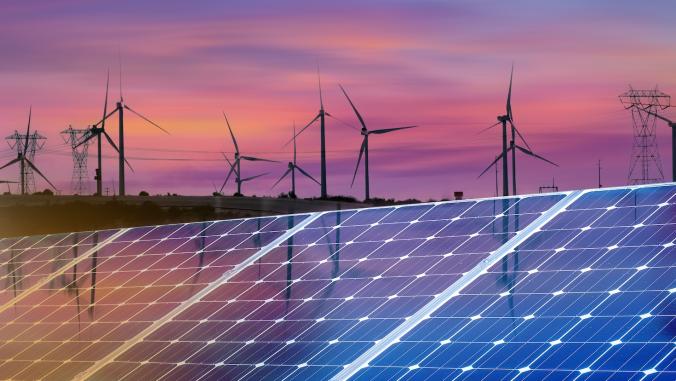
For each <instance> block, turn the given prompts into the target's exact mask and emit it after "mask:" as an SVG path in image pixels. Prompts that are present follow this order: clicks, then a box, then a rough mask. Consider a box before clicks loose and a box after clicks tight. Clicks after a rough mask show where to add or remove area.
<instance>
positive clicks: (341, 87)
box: [338, 84, 366, 129]
mask: <svg viewBox="0 0 676 381" xmlns="http://www.w3.org/2000/svg"><path fill="white" fill-rule="evenodd" d="M338 86H339V87H340V89H341V90H342V91H343V94H345V98H347V101H348V102H350V106H352V110H354V113H355V114H357V119H359V123H361V126H362V127H363V128H364V129H366V123H364V118H362V117H361V114H359V111H357V108H356V107H355V106H354V103H352V99H350V96H349V95H347V92H346V91H345V89H344V88H343V86H342V85H340V84H339V85H338Z"/></svg>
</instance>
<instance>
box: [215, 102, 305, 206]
mask: <svg viewBox="0 0 676 381" xmlns="http://www.w3.org/2000/svg"><path fill="white" fill-rule="evenodd" d="M223 118H225V124H227V126H228V131H229V132H230V137H231V138H232V145H233V147H234V148H235V160H234V161H232V162H231V161H230V159H228V156H226V155H225V153H223V157H224V158H225V161H227V162H228V165H229V166H230V170H229V171H228V175H227V176H226V177H225V181H223V185H221V189H220V190H219V192H218V193H223V188H225V186H226V185H227V184H228V180H229V179H230V176H231V175H232V174H233V173H234V174H235V183H237V193H235V195H236V196H241V195H242V183H244V182H247V181H251V180H254V179H257V178H259V177H261V176H265V175H267V173H261V174H260V175H255V176H250V177H246V178H242V176H241V174H242V160H246V161H267V162H270V163H276V162H277V161H275V160H268V159H261V158H260V157H253V156H245V155H240V153H239V145H237V139H235V134H234V133H233V132H232V128H231V127H230V121H229V120H228V117H227V116H226V115H225V111H224V112H223ZM294 138H295V136H294Z"/></svg>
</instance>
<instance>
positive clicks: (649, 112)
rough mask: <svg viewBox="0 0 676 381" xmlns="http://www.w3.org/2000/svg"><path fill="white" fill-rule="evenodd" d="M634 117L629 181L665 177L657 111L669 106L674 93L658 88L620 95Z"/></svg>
mask: <svg viewBox="0 0 676 381" xmlns="http://www.w3.org/2000/svg"><path fill="white" fill-rule="evenodd" d="M619 98H620V102H622V105H624V108H625V109H626V110H630V112H631V117H632V121H633V131H634V142H633V145H632V153H631V162H630V166H629V176H628V180H629V183H630V184H649V183H655V182H661V181H664V172H663V171H662V161H661V159H660V153H659V150H658V147H657V132H656V116H655V115H656V113H657V111H658V110H664V109H666V108H668V107H669V106H670V103H671V97H670V96H669V95H667V94H665V93H663V92H661V91H659V90H657V88H655V89H652V90H635V89H633V88H631V86H630V87H629V91H626V92H625V93H623V94H621V95H620V96H619Z"/></svg>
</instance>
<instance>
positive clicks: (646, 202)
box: [344, 184, 676, 380]
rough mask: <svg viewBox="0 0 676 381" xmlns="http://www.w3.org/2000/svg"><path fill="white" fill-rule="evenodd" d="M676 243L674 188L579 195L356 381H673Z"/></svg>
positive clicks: (364, 362)
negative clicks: (384, 380) (675, 245)
mask: <svg viewBox="0 0 676 381" xmlns="http://www.w3.org/2000/svg"><path fill="white" fill-rule="evenodd" d="M675 239H676V187H675V186H674V185H673V184H672V185H666V186H646V187H638V188H631V189H615V190H607V191H606V190H598V191H597V190H595V191H586V192H582V193H579V194H578V195H577V196H574V197H573V198H572V202H571V203H570V205H566V206H565V208H562V209H561V210H558V211H556V213H555V214H554V215H553V216H552V218H550V219H549V221H548V222H547V223H546V224H544V225H543V226H541V227H540V226H538V227H537V228H536V229H534V231H533V232H532V234H530V235H528V236H527V237H524V239H523V240H521V241H519V242H516V244H517V245H516V246H515V247H514V248H513V249H510V250H506V251H505V253H504V255H502V256H500V257H498V258H496V260H495V261H493V263H491V266H490V267H489V268H488V269H487V270H486V271H482V272H481V273H480V274H479V276H477V277H476V278H475V279H472V280H471V281H469V282H467V284H465V285H463V287H462V288H461V289H459V291H458V292H457V293H455V294H453V295H452V296H453V297H451V298H450V299H449V300H448V301H447V302H446V303H444V304H443V305H442V306H440V308H438V309H437V310H435V311H434V312H433V313H431V314H430V315H429V316H425V317H423V318H422V319H420V320H419V321H417V322H415V324H412V329H410V330H409V331H408V332H406V333H405V334H404V335H402V337H400V338H396V340H392V341H391V342H389V343H387V345H386V348H385V349H384V350H383V351H382V352H381V353H379V354H378V355H377V356H374V357H372V358H366V357H363V356H362V358H360V359H358V360H357V361H355V362H354V363H353V364H352V366H353V368H352V369H354V371H353V372H352V373H351V374H349V375H352V374H355V373H356V375H355V376H354V377H353V379H355V380H374V379H387V380H396V379H401V380H437V379H444V380H469V379H471V380H475V379H490V380H513V379H514V380H591V379H594V380H597V379H598V380H601V379H603V380H606V379H613V380H644V379H645V380H657V379H664V380H667V379H668V380H673V379H676V368H674V365H676V363H675V359H676V356H675V354H674V350H675V348H676V346H675V345H674V344H675V341H674V339H675V337H676V331H674V326H675V323H676V320H675V319H676V313H675V310H674V293H675V292H676V268H675V266H676V249H674V240H675ZM344 374H345V373H344Z"/></svg>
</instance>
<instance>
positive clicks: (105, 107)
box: [101, 68, 110, 128]
mask: <svg viewBox="0 0 676 381" xmlns="http://www.w3.org/2000/svg"><path fill="white" fill-rule="evenodd" d="M109 85H110V68H108V77H106V99H105V101H104V102H103V116H102V117H101V128H103V127H105V125H106V115H107V114H108V87H109Z"/></svg>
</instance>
